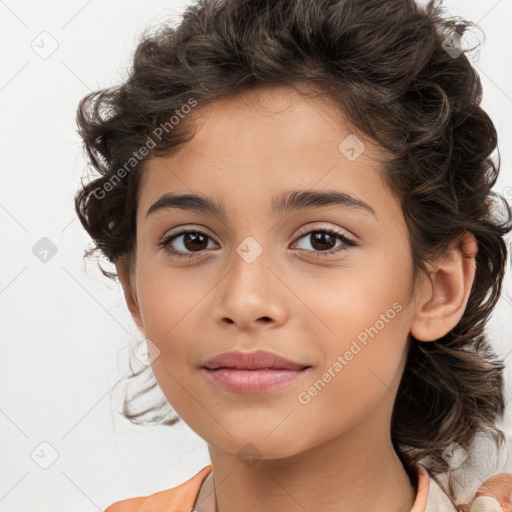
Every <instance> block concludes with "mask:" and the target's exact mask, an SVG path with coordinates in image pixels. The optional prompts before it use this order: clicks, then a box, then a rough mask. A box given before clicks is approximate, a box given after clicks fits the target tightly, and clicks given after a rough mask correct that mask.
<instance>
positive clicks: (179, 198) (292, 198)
mask: <svg viewBox="0 0 512 512" xmlns="http://www.w3.org/2000/svg"><path fill="white" fill-rule="evenodd" d="M339 205H341V206H347V207H351V208H358V209H361V210H364V211H367V212H368V213H371V214H372V215H374V216H377V214H376V213H375V210H374V209H373V208H372V207H371V206H370V205H369V204H367V203H365V202H364V201H362V200H361V199H357V198H355V197H352V196H351V195H349V194H346V193H344V192H339V191H336V190H325V191H310V190H296V191H292V192H286V193H285V194H283V195H281V196H273V197H272V199H271V206H272V212H273V213H274V214H284V213H288V212H290V211H293V210H301V209H306V208H318V207H321V206H339ZM171 208H178V209H182V210H190V211H195V212H198V213H210V214H212V215H215V216H217V217H221V218H225V217H226V209H225V207H224V204H223V203H222V202H220V203H219V202H217V201H215V200H214V199H211V198H209V197H206V196H203V195H199V194H176V193H173V192H166V193H165V194H163V195H162V196H161V197H160V198H159V199H158V200H157V201H156V202H155V203H153V204H152V205H151V206H150V207H149V209H148V211H147V212H146V218H147V217H148V216H150V215H152V214H154V213H156V212H158V211H162V210H167V209H171Z"/></svg>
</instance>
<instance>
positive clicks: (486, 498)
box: [411, 464, 512, 512]
mask: <svg viewBox="0 0 512 512" xmlns="http://www.w3.org/2000/svg"><path fill="white" fill-rule="evenodd" d="M417 467H418V469H419V475H420V482H422V483H423V485H424V487H425V489H426V490H427V495H428V498H427V499H426V500H425V503H423V505H424V508H422V507H419V508H418V510H419V511H421V512H423V510H424V511H425V512H430V510H437V508H436V506H437V507H439V504H441V507H442V510H448V511H451V510H453V511H454V512H455V511H456V508H455V506H454V504H453V501H452V500H451V498H450V497H449V496H448V494H447V493H446V491H445V489H444V487H443V486H441V485H440V484H439V483H438V482H437V480H436V478H434V477H430V476H429V475H428V472H427V470H426V468H425V467H423V466H422V465H420V464H418V465H417ZM511 499H512V474H509V473H496V474H494V475H492V476H490V477H489V478H487V479H486V480H485V481H484V482H483V483H482V484H481V485H480V486H479V487H478V489H477V490H476V492H475V493H474V495H473V496H472V498H471V500H470V501H469V503H463V504H461V503H458V506H463V507H464V510H467V511H468V512H511V511H512V502H511ZM413 511H414V512H416V509H413ZM413 511H411V512H413Z"/></svg>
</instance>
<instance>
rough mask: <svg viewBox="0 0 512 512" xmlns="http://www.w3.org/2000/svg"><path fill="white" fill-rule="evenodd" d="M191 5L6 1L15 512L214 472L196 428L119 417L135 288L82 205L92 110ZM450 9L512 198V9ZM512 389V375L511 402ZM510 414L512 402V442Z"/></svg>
mask: <svg viewBox="0 0 512 512" xmlns="http://www.w3.org/2000/svg"><path fill="white" fill-rule="evenodd" d="M185 5H186V3H184V2H181V1H171V0H165V1H164V0H145V1H142V0H139V1H133V0H132V1H128V0H122V1H119V0H118V1H113V0H109V1H106V0H89V1H86V0H72V1H67V2H64V1H60V2H56V1H54V2H51V1H47V0H44V1H22V0H6V1H0V34H1V38H2V44H1V48H0V109H1V110H0V111H1V118H0V119H1V122H0V130H1V141H2V144H1V149H0V151H1V165H0V173H1V187H0V229H1V235H2V236H1V243H0V251H1V252H0V268H1V272H0V322H1V326H0V337H1V338H0V341H1V358H0V381H1V390H2V393H1V395H0V429H1V436H0V449H1V454H0V457H1V461H2V462H1V464H0V512H28V511H36V512H38V511H50V510H51V511H52V512H61V511H69V510H73V511H74V512H81V511H83V512H89V511H91V512H93V511H97V510H103V509H104V508H106V507H107V506H108V505H110V504H111V503H113V502H114V501H117V500H120V499H124V498H128V497H132V496H141V495H147V494H150V493H153V492H155V491H157V490H161V489H165V488H169V487H172V486H174V485H177V484H179V483H181V482H183V481H184V480H186V479H188V478H190V477H191V476H193V475H194V474H195V473H196V472H197V471H199V470H200V469H201V468H202V467H204V466H205V465H207V464H208V463H209V458H208V452H207V449H206V444H205V443H204V441H203V440H202V439H200V438H199V437H198V436H197V435H196V434H194V433H193V432H192V431H191V430H190V429H189V428H188V427H187V426H186V425H184V424H183V423H182V422H180V423H179V424H178V425H176V426H174V427H171V428H168V427H167V428H166V427H138V426H134V425H131V424H130V423H128V422H127V421H126V420H124V419H122V418H120V417H119V416H118V415H116V414H115V413H114V412H112V410H113V404H112V403H111V401H110V396H109V392H110V390H111V388H112V387H113V385H114V384H115V383H116V382H117V381H118V380H119V379H120V378H121V377H122V376H123V375H124V374H125V373H126V371H127V369H128V366H127V365H128V352H127V347H128V346H129V345H130V344H131V343H132V342H133V341H135V340H138V339H140V336H139V334H138V332H137V330H136V329H135V327H134V325H133V322H132V319H131V317H130V316H129V313H128V311H127V309H126V306H125V303H124V298H123V296H122V293H121V290H120V287H119V286H118V285H117V284H115V283H114V282H111V281H108V280H107V279H106V278H104V277H103V276H102V275H101V274H100V272H99V271H98V270H97V267H96V264H95V262H94V261H90V262H88V263H84V262H83V261H82V254H83V250H84V249H85V248H86V247H88V245H89V243H90V239H89V238H88V236H87V235H86V233H85V232H84V230H83V229H82V227H81V225H80V223H79V221H78V219H77V218H76V215H75V212H74V205H73V196H74V194H75V192H76V190H77V188H78V186H79V178H80V176H82V175H83V173H84V171H85V160H84V157H83V154H82V149H81V141H80V139H79V137H78V135H77V133H76V124H75V114H76V107H77V105H78V102H79V100H80V99H81V98H82V97H83V96H84V95H85V94H87V93H88V92H90V91H92V90H97V89H99V88H104V87H107V86H110V85H115V84H117V83H119V82H120V81H121V80H123V79H124V78H126V74H127V69H128V67H129V65H130V62H131V56H132V52H133V50H134V47H135V40H136V36H138V35H139V33H140V32H141V31H142V30H143V29H144V28H145V27H146V26H148V25H149V24H154V25H157V24H158V23H159V21H161V20H162V19H163V18H164V17H165V18H168V17H169V16H172V15H174V16H175V17H176V18H177V17H178V15H179V13H180V12H182V11H183V8H184V6H185ZM445 5H446V6H447V8H448V12H450V13H451V14H457V15H461V16H463V17H465V18H467V19H469V20H471V21H474V22H475V23H478V24H479V26H480V27H481V28H482V30H483V31H484V32H485V35H486V41H485V43H484V45H483V47H482V48H481V50H480V53H479V55H478V56H477V60H476V61H474V64H475V66H476V67H477V69H478V71H479V72H480V75H481V78H482V82H483V85H484V101H483V106H484V108H485V109H486V110H487V111H488V113H489V114H490V116H491V117H492V119H493V121H494V122H495V125H496V127H497V129H498V131H499V134H500V138H501V141H500V154H501V159H502V171H501V172H502V174H501V177H500V180H499V182H498V186H497V190H498V191H500V192H501V193H506V194H507V195H508V198H509V199H512V188H508V187H512V169H511V166H512V147H511V143H510V140H511V126H512V124H511V123H510V119H511V116H512V99H511V98H512V74H511V72H510V64H509V62H510V55H509V49H510V47H511V43H512V40H511V36H510V32H509V31H510V27H509V25H508V23H507V20H510V19H512V0H501V1H494V0H493V1H490V0H471V1H468V0H464V1H462V0H461V1H458V2H455V1H449V2H446V3H445ZM43 31H46V32H47V33H48V34H50V35H51V36H48V35H44V36H41V32H43ZM42 37H45V38H46V39H45V48H51V44H54V45H57V44H58V48H57V49H56V51H55V52H54V53H53V54H52V55H51V56H49V57H48V58H41V57H40V56H39V54H38V53H36V51H35V50H34V49H33V46H35V45H37V44H39V45H40V46H42V44H41V43H40V41H41V38H42ZM51 38H53V40H54V41H55V42H54V43H52V40H51ZM41 51H42V50H41ZM43 237H47V238H49V239H50V240H51V242H52V243H53V244H54V245H55V247H56V250H57V252H56V254H55V255H54V256H53V257H51V258H50V259H49V260H48V261H47V262H46V263H43V262H41V261H40V260H39V259H38V258H37V257H36V256H35V255H34V253H33V251H32V248H33V247H34V246H35V245H36V244H37V243H38V242H39V241H40V239H41V238H43ZM506 294H507V296H506V297H505V295H504V297H503V298H502V299H501V301H500V303H499V305H498V308H497V309H496V311H495V314H494V316H493V318H492V324H491V326H490V329H489V332H490V334H491V336H492V338H493V344H494V346H495V347H496V349H497V351H498V352H499V353H500V354H503V355H505V354H506V353H507V352H508V351H509V350H510V348H509V345H510V333H511V331H512V314H511V311H512V305H511V304H512V286H511V284H510V278H507V284H506ZM510 383H511V375H510V365H507V372H506V384H507V395H506V399H507V401H508V399H509V398H508V397H512V394H511V390H510V386H511V384H510ZM510 414H511V413H510V404H509V406H507V415H506V419H505V421H504V424H503V425H502V428H503V429H504V430H505V432H506V434H507V435H511V433H512V431H511V425H512V422H511V418H510ZM44 441H45V442H47V443H49V444H50V445H51V447H52V448H50V447H48V445H42V446H40V443H42V442H44ZM34 450H36V451H35V452H34ZM53 450H55V452H56V453H57V454H58V458H57V459H56V461H55V462H54V463H53V464H52V465H51V466H50V467H49V468H48V469H43V468H41V467H40V466H39V465H38V464H37V463H36V462H35V460H34V459H33V458H32V456H31V454H32V453H35V455H34V458H35V459H38V457H39V459H38V460H40V461H44V459H46V460H47V461H48V460H49V457H51V454H52V452H53ZM507 468H508V469H509V470H510V471H511V472H512V461H509V463H508V466H507Z"/></svg>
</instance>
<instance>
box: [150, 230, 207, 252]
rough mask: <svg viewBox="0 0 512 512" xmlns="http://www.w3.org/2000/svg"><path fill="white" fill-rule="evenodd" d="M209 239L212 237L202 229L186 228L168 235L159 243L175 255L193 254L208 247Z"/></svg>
mask: <svg viewBox="0 0 512 512" xmlns="http://www.w3.org/2000/svg"><path fill="white" fill-rule="evenodd" d="M208 240H211V238H210V237H209V236H208V235H207V234H206V233H203V232H202V231H198V230H186V231H180V232H178V233H174V234H172V235H170V236H168V237H167V238H166V239H165V240H163V241H162V242H161V243H159V244H158V245H160V246H161V247H164V249H165V250H166V251H168V252H169V253H171V254H173V255H176V256H191V255H194V253H198V252H201V251H204V250H205V249H208V248H209V247H208ZM210 248H211V247H210Z"/></svg>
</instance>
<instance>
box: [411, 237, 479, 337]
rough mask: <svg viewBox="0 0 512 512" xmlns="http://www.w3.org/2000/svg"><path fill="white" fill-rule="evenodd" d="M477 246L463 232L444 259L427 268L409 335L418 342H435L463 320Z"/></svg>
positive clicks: (474, 266)
mask: <svg viewBox="0 0 512 512" xmlns="http://www.w3.org/2000/svg"><path fill="white" fill-rule="evenodd" d="M477 250H478V246H477V243H476V239H475V237H474V235H473V234H472V233H469V232H466V233H465V234H464V236H463V238H462V240H461V241H460V242H459V243H458V244H452V246H451V247H450V251H449V253H448V254H447V255H446V257H444V258H441V259H440V260H439V261H437V262H435V263H432V264H431V265H430V267H431V268H430V276H431V280H429V279H428V278H427V277H426V276H424V279H423V281H422V283H421V284H420V285H419V289H418V290H417V300H416V304H415V311H414V314H413V317H412V320H411V328H410V331H411V334H412V336H414V337H415V338H416V339H417V340H420V341H434V340H437V339H439V338H441V337H443V336H444V335H445V334H447V333H448V332H449V331H450V330H451V329H453V328H454V327H455V326H456V325H457V324H458V322H459V320H460V319H461V318H462V315H463V314H464V311H465V309H466V305H467V302H468V299H469V295H470V292H471V287H472V285H473V281H474V278H475V271H476V260H475V257H476V254H477Z"/></svg>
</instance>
